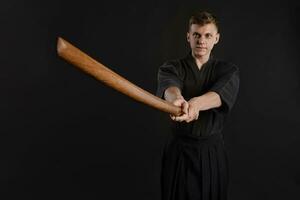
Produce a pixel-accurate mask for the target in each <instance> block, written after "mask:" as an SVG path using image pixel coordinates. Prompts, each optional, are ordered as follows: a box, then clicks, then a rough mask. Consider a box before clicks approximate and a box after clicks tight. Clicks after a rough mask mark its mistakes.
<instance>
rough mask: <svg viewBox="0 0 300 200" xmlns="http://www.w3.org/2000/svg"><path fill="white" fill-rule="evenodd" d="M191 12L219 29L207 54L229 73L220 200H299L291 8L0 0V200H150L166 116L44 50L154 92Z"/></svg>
mask: <svg viewBox="0 0 300 200" xmlns="http://www.w3.org/2000/svg"><path fill="white" fill-rule="evenodd" d="M200 9H206V10H209V11H211V12H213V13H215V14H216V15H217V16H218V17H219V19H220V23H221V27H220V28H221V34H222V35H221V41H220V43H219V44H218V45H217V46H216V47H215V50H214V55H216V56H217V57H218V58H221V59H226V60H228V61H232V62H234V63H235V64H237V65H238V66H239V68H240V73H241V86H240V93H239V96H238V100H237V103H236V105H235V107H234V109H233V111H232V113H231V115H230V118H229V120H228V122H227V124H226V126H225V129H224V134H225V142H226V146H227V148H228V153H229V157H230V200H238V199H243V200H248V199H249V200H250V199H251V200H252V199H256V200H260V199H261V200H267V199H272V200H275V199H300V156H299V153H300V147H299V144H300V143H299V142H300V134H299V133H300V118H299V113H300V103H299V102H300V92H299V89H300V85H299V83H300V68H299V64H300V63H299V58H298V56H299V50H298V48H299V46H300V42H299V38H298V37H299V34H300V29H299V19H300V4H299V3H297V1H293V2H292V1H268V2H267V1H261V0H260V1H258V0H254V1H253V0H252V1H238V0H231V1H201V0H197V1H196V0H194V1H192V0H186V1H179V0H175V1H112V0H111V1H88V0H86V1H58V0H52V1H37V0H36V1H34V0H28V1H16V0H2V1H1V3H0V24H1V31H0V45H1V53H0V61H1V72H0V81H1V82H0V91H1V98H0V111H1V115H0V116H1V118H0V119H1V128H0V133H1V134H0V142H1V143H0V148H1V151H0V159H1V163H0V181H1V187H0V195H1V196H0V198H1V199H105V200H106V199H107V200H108V199H111V200H116V199H143V200H147V199H149V200H150V199H151V200H156V199H157V200H158V199H159V198H160V188H159V172H160V154H161V150H162V147H163V145H164V142H165V140H166V138H167V136H168V134H170V133H169V129H168V115H167V114H164V113H161V112H159V111H156V110H154V109H152V108H149V107H147V106H145V105H142V104H140V103H137V102H135V101H132V100H131V99H129V98H128V97H126V96H124V95H122V94H119V93H118V92H116V91H114V90H112V89H110V88H107V87H106V86H104V85H103V84H101V83H98V82H97V81H95V80H94V79H92V78H90V77H88V76H87V75H85V74H83V73H81V72H80V71H78V70H77V69H75V68H74V67H73V66H71V65H70V64H68V63H66V62H65V61H63V60H62V59H60V58H58V56H57V54H56V40H57V37H58V36H62V37H64V38H65V39H67V40H68V41H70V42H71V43H73V44H75V45H76V46H78V47H79V48H80V49H82V50H84V51H85V52H87V53H88V54H89V55H91V56H92V57H94V58H95V59H97V60H99V61H101V62H102V63H103V64H105V65H107V66H109V67H110V68H111V69H112V70H114V71H116V72H117V73H119V74H121V75H122V76H124V77H126V78H127V79H128V80H130V81H132V82H133V83H135V84H137V85H139V86H141V87H142V88H144V89H145V90H147V91H149V92H151V93H155V90H156V73H157V68H158V67H159V66H160V65H161V64H162V63H163V62H164V61H165V60H167V59H172V58H176V57H182V56H184V55H185V54H186V53H187V51H188V46H187V44H186V41H185V34H186V26H187V20H188V18H189V16H190V14H191V13H193V12H194V11H197V10H200Z"/></svg>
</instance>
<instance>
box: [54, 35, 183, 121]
mask: <svg viewBox="0 0 300 200" xmlns="http://www.w3.org/2000/svg"><path fill="white" fill-rule="evenodd" d="M57 53H58V55H59V56H60V57H62V58H63V59H65V60H66V61H68V62H69V63H71V64H73V65H74V66H76V67H77V68H79V69H80V70H82V71H83V72H85V73H87V74H89V75H90V76H92V77H93V78H95V79H96V80H99V81H101V82H103V83H104V84H105V85H107V86H109V87H112V88H113V89H115V90H117V91H119V92H121V93H123V94H125V95H127V96H129V97H131V98H133V99H134V100H136V101H138V102H141V103H144V104H146V105H149V106H151V107H153V108H156V109H158V110H161V111H163V112H166V113H169V114H172V115H175V116H179V115H181V114H182V109H181V108H180V107H178V106H175V105H173V104H171V103H169V102H167V101H165V100H163V99H161V98H159V97H157V96H155V95H153V94H151V93H149V92H147V91H145V90H143V89H142V88H140V87H138V86H136V85H135V84H133V83H131V82H130V81H128V80H126V79H125V78H123V77H122V76H120V75H119V74H117V73H115V72H114V71H112V70H110V69H109V68H107V67H106V66H104V65H103V64H101V63H100V62H98V61H96V60H94V59H93V58H91V57H90V56H88V55H87V54H85V53H84V52H82V51H81V50H80V49H78V48H76V47H75V46H73V45H72V44H70V43H69V42H67V41H66V40H64V39H62V38H61V37H59V38H58V40H57Z"/></svg>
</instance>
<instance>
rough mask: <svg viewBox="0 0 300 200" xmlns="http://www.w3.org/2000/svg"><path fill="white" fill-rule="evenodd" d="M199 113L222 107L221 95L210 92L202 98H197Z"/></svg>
mask: <svg viewBox="0 0 300 200" xmlns="http://www.w3.org/2000/svg"><path fill="white" fill-rule="evenodd" d="M196 98H197V104H198V106H199V111H201V110H209V109H212V108H217V107H220V106H221V105H222V101H221V98H220V95H219V94H218V93H216V92H212V91H209V92H207V93H205V94H203V95H201V96H198V97H196Z"/></svg>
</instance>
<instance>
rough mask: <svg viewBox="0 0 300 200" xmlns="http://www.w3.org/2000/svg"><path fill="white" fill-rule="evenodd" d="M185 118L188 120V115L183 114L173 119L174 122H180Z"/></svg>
mask: <svg viewBox="0 0 300 200" xmlns="http://www.w3.org/2000/svg"><path fill="white" fill-rule="evenodd" d="M187 118H188V115H187V114H183V115H181V116H178V117H175V120H176V121H180V122H182V121H184V120H186V119H187Z"/></svg>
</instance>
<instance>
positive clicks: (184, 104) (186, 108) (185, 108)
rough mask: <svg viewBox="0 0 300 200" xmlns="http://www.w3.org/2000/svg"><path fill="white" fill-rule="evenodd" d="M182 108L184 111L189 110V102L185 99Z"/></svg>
mask: <svg viewBox="0 0 300 200" xmlns="http://www.w3.org/2000/svg"><path fill="white" fill-rule="evenodd" d="M182 110H183V112H184V113H186V114H187V113H188V110H189V104H188V103H187V102H186V101H185V102H184V103H183V104H182Z"/></svg>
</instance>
